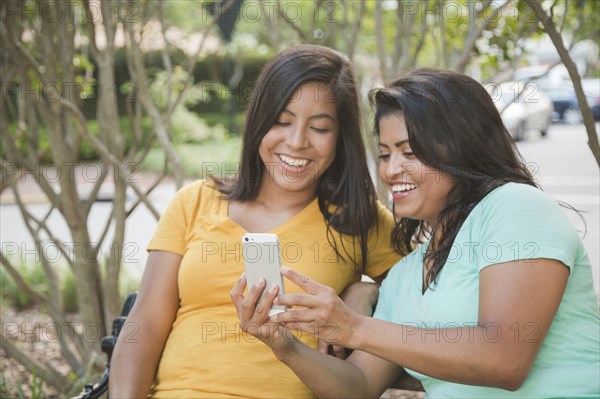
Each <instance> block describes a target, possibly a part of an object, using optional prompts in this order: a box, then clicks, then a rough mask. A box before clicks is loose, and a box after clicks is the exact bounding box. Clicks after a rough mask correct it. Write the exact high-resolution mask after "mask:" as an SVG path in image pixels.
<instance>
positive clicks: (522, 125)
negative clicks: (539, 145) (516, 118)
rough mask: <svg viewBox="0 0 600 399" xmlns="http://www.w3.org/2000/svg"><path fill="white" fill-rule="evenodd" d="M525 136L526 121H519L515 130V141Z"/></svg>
mask: <svg viewBox="0 0 600 399" xmlns="http://www.w3.org/2000/svg"><path fill="white" fill-rule="evenodd" d="M524 138H525V122H521V123H519V126H517V129H516V130H515V141H521V140H523V139H524Z"/></svg>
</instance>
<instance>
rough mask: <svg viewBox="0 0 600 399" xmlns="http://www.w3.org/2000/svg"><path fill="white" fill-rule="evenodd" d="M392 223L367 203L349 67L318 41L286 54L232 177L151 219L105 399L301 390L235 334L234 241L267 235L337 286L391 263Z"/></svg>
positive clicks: (262, 85)
mask: <svg viewBox="0 0 600 399" xmlns="http://www.w3.org/2000/svg"><path fill="white" fill-rule="evenodd" d="M393 225H394V221H393V217H392V215H391V214H390V213H389V212H388V211H387V210H386V209H385V208H384V207H383V206H382V205H381V204H379V203H378V202H377V201H376V199H375V191H374V188H373V183H372V181H371V178H370V175H369V171H368V168H367V162H366V156H365V148H364V145H363V142H362V137H361V132H360V123H359V112H358V98H357V91H356V86H355V83H354V78H353V74H352V65H351V63H350V61H348V60H347V59H346V58H344V57H343V56H342V55H340V54H338V53H337V52H334V51H333V50H330V49H328V48H325V47H320V46H310V45H303V46H298V47H294V48H291V49H288V50H285V51H283V52H282V53H280V54H279V55H278V56H277V57H276V58H275V59H274V60H273V61H271V63H269V64H268V65H267V66H266V67H265V68H264V70H263V71H262V72H261V75H260V76H259V78H258V81H257V82H256V86H255V88H254V91H253V93H252V96H251V98H250V106H249V109H248V114H247V118H246V125H245V128H244V133H243V149H242V155H241V162H240V168H239V173H238V176H237V178H236V179H235V180H234V181H227V180H221V179H216V178H214V179H212V180H210V181H197V182H196V183H193V184H191V185H188V186H186V187H184V188H182V189H181V190H180V191H179V192H178V193H177V194H176V196H175V198H174V199H173V200H172V202H171V203H170V205H169V207H168V208H167V210H166V211H165V213H164V214H163V216H162V218H161V220H160V222H159V224H158V228H157V231H156V233H155V235H154V237H153V239H152V240H151V242H150V244H149V245H148V250H149V251H150V255H149V257H148V263H147V265H146V269H145V271H144V276H143V278H142V283H141V287H140V291H139V295H138V298H137V301H136V303H135V306H134V307H133V309H132V311H131V313H130V314H129V317H128V319H127V322H128V323H129V325H130V326H134V328H133V329H131V328H129V330H128V331H135V333H129V334H125V335H126V336H124V337H121V339H120V340H119V342H118V344H117V346H116V348H115V352H114V355H113V360H112V365H111V373H110V396H111V398H141V397H145V396H147V395H148V394H151V395H152V397H154V398H165V397H168V398H184V397H185V398H193V397H210V398H232V397H254V398H292V397H297V398H306V397H312V396H313V394H312V393H311V391H310V390H309V389H308V388H307V387H306V386H305V385H304V384H303V383H302V382H301V381H300V380H299V379H298V377H297V376H296V375H295V374H294V373H293V372H292V371H290V370H289V369H288V368H287V367H286V366H285V365H283V364H282V363H280V362H278V361H277V359H276V358H275V356H273V354H272V352H271V351H270V350H269V348H268V347H267V346H265V345H263V344H262V343H260V342H258V340H257V339H256V338H254V337H252V336H251V335H248V334H246V333H242V332H241V330H240V328H239V319H238V317H237V315H236V312H235V309H234V308H233V307H232V306H231V305H230V299H229V291H230V288H231V286H232V285H233V284H234V283H235V282H236V280H237V279H238V276H239V275H240V273H241V272H242V271H243V259H242V256H241V237H242V235H243V234H245V233H247V232H254V233H265V232H269V233H274V234H277V235H278V236H279V240H280V243H281V252H282V258H283V262H284V264H286V265H292V266H293V267H294V268H295V269H297V270H299V271H300V272H301V273H303V274H304V275H307V276H310V278H312V279H314V280H315V281H318V282H320V283H321V284H324V285H327V286H330V287H332V288H333V289H335V291H336V292H337V293H338V294H339V293H341V292H342V291H344V290H345V289H346V288H347V287H348V286H349V285H350V284H352V283H354V282H358V281H359V280H360V277H361V274H363V273H364V274H367V275H369V276H371V277H372V278H374V279H375V280H376V281H377V280H380V279H381V277H382V275H383V274H384V273H385V272H386V271H387V270H388V269H389V267H390V266H391V265H392V264H394V263H395V262H396V261H397V260H398V259H399V255H398V253H397V252H396V251H395V249H394V248H393V247H392V245H391V243H390V239H389V236H390V232H391V230H392V228H393ZM294 289H297V288H296V287H291V291H290V292H295V291H294ZM374 292H376V291H374ZM369 300H371V302H374V300H372V298H369ZM124 331H125V330H124ZM298 338H299V339H300V340H302V341H303V342H304V343H306V344H307V345H309V346H311V347H313V348H316V347H317V340H316V338H315V337H314V336H312V335H309V334H301V335H300V336H299V337H298Z"/></svg>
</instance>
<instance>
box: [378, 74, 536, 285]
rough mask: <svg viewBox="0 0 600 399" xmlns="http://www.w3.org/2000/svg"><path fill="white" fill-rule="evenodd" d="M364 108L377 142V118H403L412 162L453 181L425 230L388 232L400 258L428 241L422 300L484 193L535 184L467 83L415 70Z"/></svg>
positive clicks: (406, 224) (412, 224)
mask: <svg viewBox="0 0 600 399" xmlns="http://www.w3.org/2000/svg"><path fill="white" fill-rule="evenodd" d="M370 100H371V104H373V105H374V106H375V107H376V112H375V128H374V130H375V134H376V135H377V136H379V122H380V120H381V119H382V118H384V117H386V116H389V115H401V116H403V117H404V121H405V123H406V129H407V131H408V141H409V144H410V147H411V150H412V152H413V154H414V155H415V156H416V157H417V159H419V160H420V161H422V162H423V163H425V164H427V165H429V166H431V167H433V168H435V169H437V170H439V171H442V172H445V173H447V174H448V175H450V176H451V177H452V178H453V181H454V186H453V188H452V189H451V190H450V192H449V193H448V196H447V198H446V202H445V205H444V208H443V210H442V211H441V212H440V214H439V216H438V218H437V220H436V222H435V224H434V225H433V226H428V225H427V224H426V223H425V222H424V221H422V220H414V219H409V218H400V219H399V220H396V226H395V228H394V230H393V232H392V241H393V242H394V245H395V246H396V249H397V250H398V251H399V252H401V253H405V252H406V251H410V250H411V249H412V247H413V245H414V243H415V241H416V242H418V243H423V242H424V239H425V238H426V237H428V236H429V237H431V241H430V244H429V249H428V251H427V253H426V255H425V259H424V260H423V261H424V264H427V265H428V266H429V267H428V270H427V274H426V277H425V279H424V282H423V293H424V292H425V291H426V290H427V288H428V287H430V286H431V284H432V283H433V282H435V281H436V280H437V276H438V275H439V273H440V270H441V269H442V267H443V266H444V264H445V263H446V260H447V259H448V255H449V253H450V250H451V248H452V243H453V242H454V239H455V238H456V235H457V234H458V231H459V230H460V228H461V226H462V224H463V222H464V221H465V219H466V218H467V216H468V215H469V213H470V212H471V210H472V209H473V208H474V207H475V206H476V205H477V204H478V203H479V202H480V201H481V200H482V199H483V198H484V197H485V196H486V195H487V194H488V193H490V192H491V191H492V190H494V189H495V188H497V187H500V186H502V185H503V184H505V183H508V182H517V183H524V184H529V185H531V186H534V187H537V184H536V183H535V181H534V180H533V177H532V175H531V173H530V172H529V170H528V169H527V167H526V165H525V163H524V161H523V159H522V157H521V155H520V154H519V152H518V150H517V148H516V146H515V143H514V142H513V140H512V138H511V137H510V134H509V133H508V131H507V130H506V128H505V127H504V125H503V123H502V119H501V118H500V114H499V113H498V110H497V109H496V107H495V105H494V103H493V101H492V99H491V97H490V95H489V94H488V92H487V91H486V90H485V89H484V88H483V86H481V85H480V84H479V83H478V82H477V81H475V80H474V79H472V78H470V77H468V76H466V75H463V74H460V73H456V72H452V71H446V70H439V69H433V68H424V69H418V70H416V71H414V72H412V73H410V74H408V75H406V76H404V77H401V78H400V79H397V80H395V81H393V82H392V83H391V84H389V85H387V86H386V87H385V88H382V89H374V90H372V91H371V93H370ZM538 188H539V187H538ZM434 233H436V234H434Z"/></svg>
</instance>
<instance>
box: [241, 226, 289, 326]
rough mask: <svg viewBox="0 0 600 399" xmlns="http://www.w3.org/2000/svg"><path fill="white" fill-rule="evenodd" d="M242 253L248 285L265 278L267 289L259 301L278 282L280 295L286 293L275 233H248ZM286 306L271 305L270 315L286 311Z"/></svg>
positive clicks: (244, 238)
mask: <svg viewBox="0 0 600 399" xmlns="http://www.w3.org/2000/svg"><path fill="white" fill-rule="evenodd" d="M242 255H243V256H244V267H245V270H246V280H247V282H248V287H252V286H254V284H255V283H256V282H257V281H258V280H260V279H261V278H262V279H264V280H265V282H266V284H265V289H264V290H263V292H262V293H261V295H260V298H259V301H260V300H261V299H262V298H263V296H264V295H265V292H266V291H267V290H268V289H269V288H270V287H272V286H273V284H276V285H277V286H279V295H282V294H284V293H285V292H284V286H283V276H282V275H281V271H280V268H281V256H280V252H279V238H278V237H277V235H275V234H258V233H248V234H244V236H243V237H242ZM285 310H286V309H285V306H281V305H280V306H276V305H273V306H271V309H270V311H269V316H273V315H276V314H278V313H281V312H285Z"/></svg>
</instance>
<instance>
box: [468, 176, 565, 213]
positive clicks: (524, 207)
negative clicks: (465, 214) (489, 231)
mask: <svg viewBox="0 0 600 399" xmlns="http://www.w3.org/2000/svg"><path fill="white" fill-rule="evenodd" d="M476 208H479V210H480V211H485V210H498V209H502V210H504V211H505V212H511V211H515V212H516V211H526V212H534V213H538V212H545V211H548V210H552V209H553V210H558V211H560V207H559V205H558V203H557V202H556V200H554V198H552V197H551V196H550V195H548V194H546V193H545V192H543V191H542V190H541V189H539V188H538V187H535V186H532V185H529V184H523V183H514V182H510V183H506V184H503V185H502V186H500V187H498V188H496V189H494V190H492V191H491V192H490V193H489V194H487V195H486V196H485V197H484V198H483V199H482V200H481V202H480V203H479V204H478V205H477V207H476Z"/></svg>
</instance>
